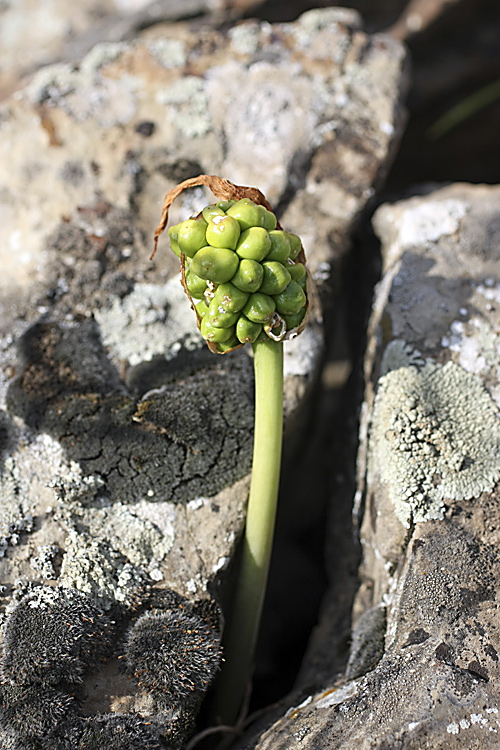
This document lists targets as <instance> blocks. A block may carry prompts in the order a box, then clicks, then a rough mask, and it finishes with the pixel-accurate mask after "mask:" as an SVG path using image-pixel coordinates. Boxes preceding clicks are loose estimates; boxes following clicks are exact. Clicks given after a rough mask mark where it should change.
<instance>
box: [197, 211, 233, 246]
mask: <svg viewBox="0 0 500 750" xmlns="http://www.w3.org/2000/svg"><path fill="white" fill-rule="evenodd" d="M239 238H240V225H239V224H238V222H237V221H236V219H233V217H232V216H218V215H217V216H213V217H212V218H211V219H210V221H209V223H208V226H207V231H206V242H205V243H204V244H205V245H212V247H228V248H229V249H230V250H235V249H236V245H237V243H238V240H239Z"/></svg>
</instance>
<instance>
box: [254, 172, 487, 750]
mask: <svg viewBox="0 0 500 750" xmlns="http://www.w3.org/2000/svg"><path fill="white" fill-rule="evenodd" d="M499 215H500V189H499V188H498V187H485V186H467V185H453V186H449V187H446V188H442V189H440V190H435V191H434V192H429V193H428V194H425V193H424V194H421V195H419V196H417V197H414V198H411V199H409V200H405V201H401V202H399V203H396V204H394V205H387V204H386V205H383V206H381V207H380V208H379V209H378V211H377V212H376V214H375V217H374V224H375V228H376V230H377V232H378V234H379V235H380V237H381V239H382V253H383V265H384V268H383V274H382V278H381V280H380V283H379V284H378V287H377V290H376V294H375V298H374V302H373V314H372V318H371V321H370V325H369V338H368V347H367V354H366V359H365V375H366V395H365V403H364V408H363V412H362V422H361V432H360V436H361V441H360V451H359V466H358V469H359V486H358V494H357V500H358V504H356V507H355V510H356V512H357V513H358V514H361V512H362V523H361V530H360V533H361V542H362V549H363V559H362V564H361V568H360V579H361V585H360V588H359V591H358V594H357V597H356V601H355V604H354V609H353V620H354V630H353V637H352V646H351V654H350V658H349V660H348V664H347V671H346V674H345V676H339V675H338V674H335V673H334V671H333V669H332V668H331V671H330V674H329V675H328V665H329V664H330V665H332V664H335V655H334V654H332V643H331V641H329V640H327V639H325V640H323V641H320V640H319V638H317V639H316V642H315V644H314V648H313V649H311V651H310V653H309V657H308V658H309V659H310V661H311V662H312V663H317V664H318V663H321V669H320V670H318V673H319V674H320V675H321V678H322V679H323V681H324V682H323V685H324V689H323V690H321V691H319V692H316V693H315V694H313V695H307V694H306V696H304V695H303V696H302V697H303V700H302V702H301V703H300V705H297V706H294V707H293V708H291V709H289V710H288V711H287V713H286V714H285V715H284V716H282V717H281V718H280V719H279V720H278V721H277V722H275V723H274V724H273V726H271V727H270V728H268V729H267V731H265V732H264V733H262V734H261V735H260V737H259V738H258V739H255V738H254V739H253V740H247V741H246V742H243V743H242V745H241V746H242V747H246V748H250V747H252V748H259V750H264V749H265V750H276V749H277V748H280V749H281V748H283V749H284V748H287V750H294V749H295V748H297V749H298V748H300V749H301V750H305V749H307V748H316V747H328V748H330V747H331V748H338V749H339V750H359V749H360V748H361V749H362V750H365V749H366V750H368V748H370V749H371V750H374V749H375V748H377V749H379V750H382V748H391V749H392V748H398V749H399V750H417V748H418V750H424V749H425V750H445V749H449V748H464V747H466V748H468V750H469V749H470V750H489V749H490V748H491V750H493V748H497V747H498V744H499V740H498V736H499V734H500V700H499V699H500V694H499V690H498V684H499V680H500V662H499V653H500V627H499V621H498V611H499V604H500V601H499V594H498V591H499V580H500V555H499V549H500V547H499V541H500V538H499V537H500V533H499V529H500V505H499V489H498V479H499V477H500V453H499V447H498V439H499V434H500V433H499V430H500V410H499V397H498V394H499V392H498V377H499V373H500V347H499V346H498V333H497V331H498V329H499V326H500V320H499V317H498V316H499V313H498V305H497V304H496V303H497V301H498V299H499V296H498V295H499V285H498V281H497V275H498V274H497V267H498V248H499V238H500V235H499V231H500V224H499V221H498V217H499ZM361 501H362V502H361ZM319 632H320V633H321V632H323V633H324V632H328V626H327V625H325V626H324V627H323V630H321V629H320V631H319ZM305 671H307V670H305ZM311 674H312V669H311V668H310V669H309V672H308V676H309V679H311ZM325 676H326V677H325ZM302 689H304V682H303V683H302Z"/></svg>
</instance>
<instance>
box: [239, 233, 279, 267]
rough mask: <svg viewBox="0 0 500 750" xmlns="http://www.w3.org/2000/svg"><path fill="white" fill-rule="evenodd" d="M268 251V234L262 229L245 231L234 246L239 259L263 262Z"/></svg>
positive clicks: (269, 243) (269, 244)
mask: <svg viewBox="0 0 500 750" xmlns="http://www.w3.org/2000/svg"><path fill="white" fill-rule="evenodd" d="M270 249H271V240H270V237H269V232H268V231H267V230H266V229H264V227H250V228H249V229H245V230H244V231H243V232H242V233H241V236H240V238H239V240H238V244H237V245H236V252H237V253H238V255H239V256H240V258H248V259H249V260H258V261H260V260H264V258H265V257H266V255H267V254H268V252H269V250H270Z"/></svg>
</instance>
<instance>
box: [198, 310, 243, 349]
mask: <svg viewBox="0 0 500 750" xmlns="http://www.w3.org/2000/svg"><path fill="white" fill-rule="evenodd" d="M200 332H201V335H202V336H203V338H204V339H205V341H212V342H214V343H216V344H219V343H221V344H222V343H224V341H229V339H230V338H231V337H232V336H234V335H235V332H234V327H232V328H217V327H216V326H214V325H213V324H212V323H211V321H210V316H209V315H204V317H203V318H202V319H201V326H200Z"/></svg>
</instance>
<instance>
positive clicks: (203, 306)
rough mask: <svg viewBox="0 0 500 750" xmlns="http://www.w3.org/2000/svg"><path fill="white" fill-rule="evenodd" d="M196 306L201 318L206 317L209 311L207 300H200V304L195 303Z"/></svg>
mask: <svg viewBox="0 0 500 750" xmlns="http://www.w3.org/2000/svg"><path fill="white" fill-rule="evenodd" d="M195 307H196V312H197V313H198V315H199V316H200V318H203V317H205V315H206V314H207V312H208V306H207V303H206V302H205V300H202V301H201V302H198V304H197V305H195Z"/></svg>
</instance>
